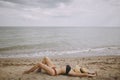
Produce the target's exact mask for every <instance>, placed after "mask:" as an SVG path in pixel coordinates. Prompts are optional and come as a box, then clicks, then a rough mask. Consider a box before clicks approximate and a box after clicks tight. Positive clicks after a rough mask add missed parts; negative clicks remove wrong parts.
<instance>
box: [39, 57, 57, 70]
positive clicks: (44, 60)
mask: <svg viewBox="0 0 120 80" xmlns="http://www.w3.org/2000/svg"><path fill="white" fill-rule="evenodd" d="M42 63H43V64H45V65H47V66H49V67H55V65H54V64H53V62H52V60H51V59H50V58H48V57H44V58H43V60H42ZM37 72H41V68H39V69H38V70H37Z"/></svg>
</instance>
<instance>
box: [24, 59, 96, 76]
mask: <svg viewBox="0 0 120 80" xmlns="http://www.w3.org/2000/svg"><path fill="white" fill-rule="evenodd" d="M41 69H43V70H45V71H46V72H47V73H48V74H49V75H51V76H56V75H60V74H65V75H70V76H76V77H77V76H78V77H93V76H96V73H95V72H92V73H90V72H89V71H88V70H87V69H85V68H83V69H82V68H79V71H78V72H77V70H78V66H77V67H76V68H75V69H72V68H71V66H70V65H66V66H63V67H59V68H58V67H56V66H55V65H54V64H53V63H52V61H51V60H50V59H49V58H48V57H45V58H44V59H43V60H42V62H40V63H38V64H36V65H35V66H33V67H32V68H31V69H29V70H27V71H24V74H28V73H30V72H33V71H35V70H37V71H39V72H41ZM80 71H81V72H80Z"/></svg>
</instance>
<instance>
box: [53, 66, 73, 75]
mask: <svg viewBox="0 0 120 80" xmlns="http://www.w3.org/2000/svg"><path fill="white" fill-rule="evenodd" d="M55 68H56V67H52V69H53V70H54V72H55V76H56V75H57V71H56V69H55ZM70 70H71V66H70V65H66V73H65V75H68V74H69V72H70Z"/></svg>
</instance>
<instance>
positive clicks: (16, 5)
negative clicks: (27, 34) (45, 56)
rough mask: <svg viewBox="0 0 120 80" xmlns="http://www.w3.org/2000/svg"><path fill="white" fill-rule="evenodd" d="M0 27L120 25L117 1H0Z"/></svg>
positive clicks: (118, 3) (119, 2) (119, 9)
mask: <svg viewBox="0 0 120 80" xmlns="http://www.w3.org/2000/svg"><path fill="white" fill-rule="evenodd" d="M0 25H40V26H41V25H47V26H52V25H55V26H57V25H59V26H60V25H63V26H64V25H68V26H69V25H70V26H74V25H75V26H76V25H77V26H96V25H98V26H104V25H112V26H114V25H120V0H0Z"/></svg>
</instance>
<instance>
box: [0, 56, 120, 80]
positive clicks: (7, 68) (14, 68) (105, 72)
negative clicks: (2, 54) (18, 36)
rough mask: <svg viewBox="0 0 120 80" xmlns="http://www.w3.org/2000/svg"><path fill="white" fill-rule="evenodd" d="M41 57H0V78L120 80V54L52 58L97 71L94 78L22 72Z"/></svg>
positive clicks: (57, 63) (60, 62)
mask: <svg viewBox="0 0 120 80" xmlns="http://www.w3.org/2000/svg"><path fill="white" fill-rule="evenodd" d="M41 59H42V58H37V59H35V58H0V80H120V56H99V57H73V58H52V60H53V62H54V63H55V64H56V65H58V66H61V65H66V64H70V65H71V66H72V67H74V66H75V65H76V64H78V65H80V66H81V67H85V68H88V69H90V70H94V71H97V73H98V75H97V76H96V77H93V78H88V77H84V78H80V77H71V76H66V75H58V76H50V75H48V74H46V73H45V72H43V73H40V72H39V73H38V72H32V73H30V74H24V75H23V74H22V73H23V72H24V71H25V70H27V69H29V68H31V67H32V66H33V65H34V64H36V63H39V62H40V61H41Z"/></svg>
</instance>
